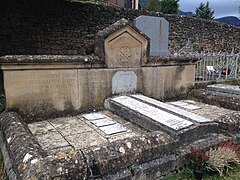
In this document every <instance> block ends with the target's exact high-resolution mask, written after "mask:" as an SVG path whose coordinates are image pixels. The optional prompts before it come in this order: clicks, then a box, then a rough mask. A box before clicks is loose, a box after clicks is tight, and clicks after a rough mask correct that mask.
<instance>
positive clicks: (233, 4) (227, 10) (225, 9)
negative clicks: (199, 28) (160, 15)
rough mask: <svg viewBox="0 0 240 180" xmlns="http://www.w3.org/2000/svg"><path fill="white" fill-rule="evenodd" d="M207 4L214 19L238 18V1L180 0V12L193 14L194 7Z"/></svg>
mask: <svg viewBox="0 0 240 180" xmlns="http://www.w3.org/2000/svg"><path fill="white" fill-rule="evenodd" d="M207 1H208V2H209V6H210V7H211V8H212V10H214V17H215V18H220V17H224V16H236V17H238V7H239V6H240V0H180V1H179V5H180V8H179V9H180V10H181V11H184V12H188V11H191V12H193V13H195V10H196V7H198V6H199V5H200V3H201V2H202V3H206V2H207Z"/></svg>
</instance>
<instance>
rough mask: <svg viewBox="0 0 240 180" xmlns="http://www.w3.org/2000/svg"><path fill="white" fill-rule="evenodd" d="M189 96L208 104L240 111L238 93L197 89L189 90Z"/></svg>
mask: <svg viewBox="0 0 240 180" xmlns="http://www.w3.org/2000/svg"><path fill="white" fill-rule="evenodd" d="M189 97H190V98H191V99H195V100H197V101H199V102H203V103H206V104H211V105H215V106H218V107H223V108H227V109H231V110H236V111H240V96H237V95H227V94H226V93H219V92H212V91H207V90H205V89H196V90H192V91H191V92H189Z"/></svg>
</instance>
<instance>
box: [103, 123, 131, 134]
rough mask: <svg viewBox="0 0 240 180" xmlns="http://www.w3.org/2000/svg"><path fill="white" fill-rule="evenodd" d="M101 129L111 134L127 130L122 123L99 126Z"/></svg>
mask: <svg viewBox="0 0 240 180" xmlns="http://www.w3.org/2000/svg"><path fill="white" fill-rule="evenodd" d="M99 129H100V130H101V131H103V132H104V133H105V134H107V135H111V134H116V133H120V132H125V131H126V129H125V128H124V127H123V126H122V125H120V124H118V123H117V124H113V125H109V126H103V127H99Z"/></svg>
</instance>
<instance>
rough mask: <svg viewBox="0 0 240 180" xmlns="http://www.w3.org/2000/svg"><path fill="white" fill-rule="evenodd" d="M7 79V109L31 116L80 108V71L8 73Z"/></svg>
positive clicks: (6, 74)
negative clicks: (78, 78)
mask: <svg viewBox="0 0 240 180" xmlns="http://www.w3.org/2000/svg"><path fill="white" fill-rule="evenodd" d="M4 78H5V81H4V87H5V90H6V100H7V101H6V107H7V108H8V109H14V108H18V109H20V110H24V111H26V112H27V113H28V114H30V115H31V113H38V114H45V113H47V111H49V110H50V111H51V110H55V111H74V110H77V109H79V99H78V98H76V97H77V96H78V85H77V84H78V81H77V70H42V71H14V72H13V71H6V72H4ZM31 111H33V112H31ZM34 111H38V112H34Z"/></svg>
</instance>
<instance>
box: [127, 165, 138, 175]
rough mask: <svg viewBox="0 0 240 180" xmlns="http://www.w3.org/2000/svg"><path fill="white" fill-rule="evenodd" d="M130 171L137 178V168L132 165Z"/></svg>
mask: <svg viewBox="0 0 240 180" xmlns="http://www.w3.org/2000/svg"><path fill="white" fill-rule="evenodd" d="M128 169H129V171H130V172H131V174H132V176H135V175H136V167H135V165H133V164H132V165H131V166H129V167H128Z"/></svg>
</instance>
